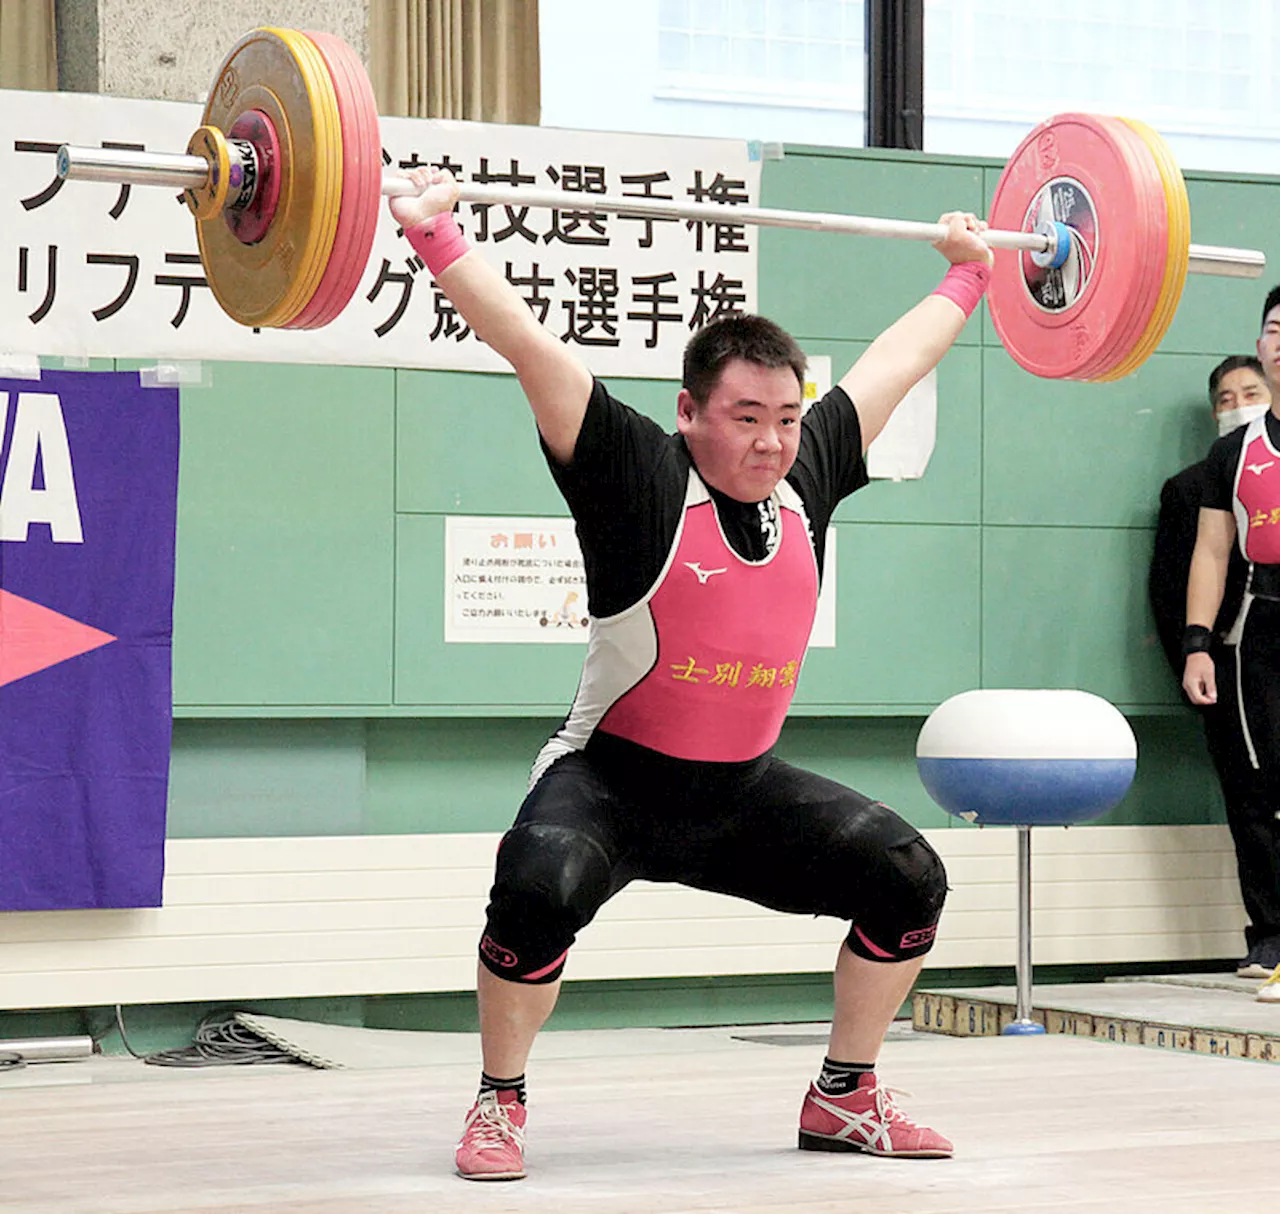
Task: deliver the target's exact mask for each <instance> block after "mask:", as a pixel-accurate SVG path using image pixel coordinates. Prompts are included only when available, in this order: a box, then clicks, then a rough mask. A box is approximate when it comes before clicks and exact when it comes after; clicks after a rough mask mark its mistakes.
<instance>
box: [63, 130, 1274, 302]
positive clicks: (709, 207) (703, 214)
mask: <svg viewBox="0 0 1280 1214" xmlns="http://www.w3.org/2000/svg"><path fill="white" fill-rule="evenodd" d="M208 173H209V166H208V163H207V162H206V161H205V160H204V158H203V157H200V156H191V155H187V154H181V153H170V152H136V151H127V150H120V149H115V148H82V147H73V146H71V145H67V144H64V145H63V146H62V147H61V148H60V149H59V151H58V175H59V176H61V177H65V178H67V179H68V180H72V181H105V182H111V183H115V184H122V185H123V184H129V185H156V186H167V187H169V188H174V189H181V190H188V189H197V188H199V187H200V186H202V185H204V183H205V180H206V178H207V177H208ZM459 191H460V197H461V200H462V201H463V202H474V203H492V204H494V205H498V206H520V207H547V208H550V209H557V208H558V209H561V210H569V209H574V210H581V211H601V212H611V213H615V214H622V215H632V216H636V217H638V218H657V219H695V220H704V221H709V222H712V223H724V222H726V220H727V219H728V216H730V215H731V216H732V220H730V222H733V223H743V224H750V225H752V226H753V227H772V228H796V229H801V230H805V231H814V232H844V233H847V234H850V235H854V236H882V237H889V238H893V239H898V240H919V241H929V242H930V243H932V242H934V241H937V240H940V239H941V238H942V237H943V236H945V235H946V231H947V230H946V227H945V226H944V225H943V224H940V223H920V222H917V221H915V220H909V219H876V218H870V217H866V216H859V215H840V214H832V213H825V212H821V211H784V210H775V209H771V208H767V207H738V206H735V207H726V206H722V205H720V204H719V203H714V202H680V201H678V200H675V199H664V198H648V199H646V198H626V197H621V196H616V195H609V194H571V193H565V192H563V191H559V190H524V189H518V188H514V187H509V186H491V185H473V184H468V183H462V184H460V186H459ZM417 192H418V189H417V187H416V186H415V185H414V184H413V182H411V181H410V180H409V179H408V178H406V177H403V176H400V175H399V174H394V173H384V174H383V178H382V193H383V194H384V195H386V196H387V197H395V196H397V195H409V194H416V193H417ZM982 238H983V240H985V241H986V242H987V244H989V245H990V246H991V247H992V248H995V249H1026V250H1028V251H1030V252H1034V253H1045V252H1049V251H1050V249H1051V247H1052V244H1053V242H1052V241H1051V240H1050V239H1049V238H1048V237H1046V236H1043V235H1041V234H1040V233H1038V232H1010V231H1001V230H995V229H988V230H987V231H986V232H984V233H983V234H982ZM1266 264H1267V259H1266V255H1265V254H1263V253H1261V252H1260V251H1258V250H1257V249H1233V248H1225V247H1221V246H1216V245H1197V244H1193V245H1192V246H1191V248H1190V260H1189V262H1188V265H1187V272H1188V273H1191V274H1208V275H1214V276H1217V277H1222V278H1258V277H1260V276H1261V274H1262V271H1263V269H1264V268H1265V267H1266Z"/></svg>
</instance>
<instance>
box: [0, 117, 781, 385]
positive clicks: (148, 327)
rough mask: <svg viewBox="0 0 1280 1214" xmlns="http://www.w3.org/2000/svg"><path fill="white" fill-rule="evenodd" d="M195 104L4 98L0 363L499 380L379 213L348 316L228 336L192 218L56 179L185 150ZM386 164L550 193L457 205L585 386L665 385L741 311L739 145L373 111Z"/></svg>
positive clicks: (744, 290) (742, 166) (747, 231)
mask: <svg viewBox="0 0 1280 1214" xmlns="http://www.w3.org/2000/svg"><path fill="white" fill-rule="evenodd" d="M200 117H201V109H200V107H199V106H196V105H191V104H183V103H178V102H166V101H136V100H130V99H128V98H116V97H95V96H85V95H82V94H75V93H39V94H36V93H20V92H0V180H2V181H4V183H5V186H4V189H5V192H6V194H7V197H6V198H5V200H4V203H3V207H4V223H3V225H0V261H3V263H4V264H5V265H6V266H7V269H6V270H5V271H4V272H3V273H0V355H4V354H8V355H10V356H24V355H26V356H30V355H50V354H52V355H64V356H72V357H91V356H96V357H105V358H113V357H114V358H142V359H151V358H156V359H158V360H162V361H164V360H168V361H184V360H204V359H221V360H235V361H244V360H252V361H265V362H283V363H287V362H308V363H339V364H347V365H354V366H392V367H432V368H447V369H456V370H471V371H505V370H507V369H508V368H507V366H506V364H505V363H504V362H503V361H502V360H501V359H499V358H498V357H497V356H496V355H495V354H494V353H493V351H492V350H490V349H489V348H488V347H487V346H485V345H484V344H483V343H482V342H480V341H479V339H478V338H476V336H475V335H474V334H473V333H472V332H471V331H470V329H469V328H468V327H467V326H466V325H465V324H464V323H463V321H462V320H461V318H460V317H459V316H458V315H457V313H456V312H455V311H454V310H453V308H452V306H451V305H450V303H449V301H448V299H446V298H445V296H444V295H443V294H442V293H441V292H440V291H439V290H438V289H437V288H436V286H435V283H434V282H433V281H432V279H431V275H430V274H429V273H428V272H427V271H426V269H425V267H424V266H423V264H422V262H421V260H420V259H419V258H418V257H416V255H415V254H414V253H413V250H412V249H411V248H410V247H409V245H408V243H407V242H406V241H405V240H403V239H402V238H401V237H399V236H398V235H397V229H396V225H395V221H394V220H393V219H392V218H391V216H390V214H389V213H387V212H386V211H385V210H384V211H383V213H382V216H381V218H380V221H379V226H378V233H377V237H376V239H375V241H374V246H373V253H372V256H371V257H370V259H369V265H368V266H367V268H366V269H365V273H364V278H363V280H362V282H361V285H360V288H359V290H358V291H357V292H356V295H355V296H354V298H353V299H352V301H351V303H350V304H349V305H348V306H347V309H346V311H345V312H344V313H343V314H342V315H341V316H339V317H338V318H337V320H335V321H334V322H333V323H332V324H331V325H328V326H327V327H325V328H323V329H320V330H314V331H310V332H307V331H291V330H279V329H272V330H264V331H257V330H254V329H247V328H244V327H243V326H240V325H237V324H236V323H235V322H234V321H232V320H230V319H229V318H228V317H227V316H226V315H225V314H224V313H223V312H222V310H221V309H220V308H219V307H218V305H217V303H216V302H215V301H214V299H213V296H212V294H211V292H210V291H209V288H208V284H207V283H206V281H205V277H204V273H203V268H202V266H201V265H200V258H199V255H198V252H197V245H196V236H195V225H194V222H193V220H192V218H191V216H190V214H189V213H188V211H187V208H186V206H185V205H183V204H182V203H181V201H180V199H179V197H178V195H177V194H176V193H175V192H174V191H172V190H165V189H159V188H155V187H150V188H149V187H141V186H118V185H107V184H103V183H94V182H63V181H61V180H60V179H59V178H58V177H57V174H56V171H55V163H56V156H57V150H58V147H59V146H60V145H61V144H63V143H72V144H77V145H81V146H91V147H92V146H101V147H109V148H136V149H140V150H146V151H170V152H174V151H178V152H180V151H182V150H184V149H185V148H186V146H187V140H188V139H189V137H190V135H191V132H192V131H194V130H195V129H196V127H198V126H199V125H200ZM381 134H382V140H383V144H384V148H383V161H384V164H385V165H386V166H387V167H388V169H394V168H396V167H397V166H399V167H406V168H407V167H411V166H414V165H419V164H425V163H433V164H442V165H445V166H446V167H448V168H450V169H451V170H452V171H453V173H454V174H455V176H457V177H458V178H459V180H461V181H465V182H477V183H481V184H491V185H505V186H511V187H520V186H526V187H534V188H538V189H542V190H547V189H553V190H554V189H558V190H562V191H564V193H565V195H566V205H565V207H564V208H563V209H559V210H554V211H552V210H547V209H539V208H529V207H524V206H510V205H494V204H490V203H465V204H463V205H462V207H461V208H460V211H459V222H460V223H461V226H462V227H463V230H464V231H465V232H466V234H467V235H468V237H469V238H470V240H471V241H472V243H473V244H474V246H475V247H476V249H477V250H479V251H480V252H481V254H482V255H484V256H486V257H488V258H489V259H490V260H491V261H492V263H493V265H494V266H495V267H496V268H497V269H498V270H499V272H501V273H503V274H505V276H506V278H507V279H508V281H509V282H511V283H512V284H513V285H514V286H515V288H516V290H518V291H519V292H520V293H521V295H522V296H523V297H524V299H525V301H526V302H527V303H528V305H529V307H530V308H531V309H532V310H533V312H534V314H535V315H536V316H537V317H538V318H539V320H540V321H542V322H543V323H544V324H545V325H546V326H547V327H548V328H549V329H550V330H551V331H552V332H553V333H555V334H556V336H557V337H559V338H560V339H561V340H562V341H564V342H565V343H566V344H567V345H570V346H573V347H576V348H578V349H579V350H580V352H581V354H582V356H583V359H584V361H586V362H587V363H588V364H589V365H590V367H591V369H592V370H593V371H594V372H596V373H597V374H599V375H631V376H642V377H651V378H672V379H676V378H679V374H680V353H681V351H682V349H683V347H684V343H685V342H686V341H687V339H688V337H689V334H690V332H691V331H692V330H694V329H696V328H698V327H699V326H700V325H702V324H703V323H705V322H706V321H707V320H709V319H712V318H714V317H716V316H718V315H721V314H723V313H726V312H744V311H746V312H749V311H754V310H755V307H756V234H757V232H756V229H755V228H754V227H751V226H749V225H746V224H742V223H734V222H733V221H732V212H733V208H734V207H735V206H755V205H758V202H759V186H760V165H759V162H758V161H757V160H754V159H752V158H751V157H750V155H749V154H748V147H747V144H745V143H743V142H740V141H734V140H714V139H695V138H683V139H682V138H674V137H671V136H665V135H664V136H655V135H625V134H604V133H599V132H584V131H565V130H552V129H544V128H541V127H528V126H494V125H486V124H482V123H470V122H453V121H436V120H427V119H409V118H386V119H383V120H382V122H381ZM593 194H597V195H599V194H611V195H622V196H630V197H635V198H647V199H654V198H662V199H671V200H676V201H681V202H703V203H719V204H723V206H724V209H725V214H726V218H725V221H724V222H723V223H719V222H708V221H706V220H685V219H676V218H674V217H665V218H657V219H654V218H648V219H641V218H634V217H628V216H625V215H614V214H605V213H603V212H598V211H592V210H591V196H592V195H593Z"/></svg>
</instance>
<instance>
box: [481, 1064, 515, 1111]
mask: <svg viewBox="0 0 1280 1214" xmlns="http://www.w3.org/2000/svg"><path fill="white" fill-rule="evenodd" d="M485 1092H514V1093H515V1094H516V1099H517V1100H518V1101H519V1102H520V1103H521V1104H524V1103H525V1094H524V1076H523V1075H519V1076H517V1077H516V1078H515V1079H495V1078H494V1077H493V1076H492V1075H489V1074H486V1073H485V1072H484V1071H481V1072H480V1094H481V1095H484V1093H485Z"/></svg>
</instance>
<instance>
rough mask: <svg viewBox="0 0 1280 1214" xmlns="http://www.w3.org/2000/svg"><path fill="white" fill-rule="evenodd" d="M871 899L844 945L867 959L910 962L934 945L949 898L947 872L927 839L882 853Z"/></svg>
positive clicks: (852, 927)
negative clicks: (939, 923) (943, 905)
mask: <svg viewBox="0 0 1280 1214" xmlns="http://www.w3.org/2000/svg"><path fill="white" fill-rule="evenodd" d="M882 855H883V862H882V863H881V864H880V865H879V866H878V869H877V873H876V877H877V880H876V881H875V882H874V890H873V896H872V897H871V898H864V899H862V903H863V905H862V907H861V908H860V909H859V911H858V913H857V915H856V916H855V917H854V920H853V924H852V926H851V927H850V929H849V935H848V937H847V938H846V941H847V943H848V945H849V948H850V949H851V950H852V951H853V952H854V953H856V954H857V955H858V956H859V957H865V958H866V959H867V960H868V961H908V960H910V959H911V958H913V957H921V956H923V955H924V954H925V953H927V952H928V951H929V950H930V949H931V948H932V947H933V940H934V937H935V936H936V935H937V931H938V919H939V918H940V917H941V915H942V904H943V903H944V902H945V901H946V897H947V871H946V868H945V867H944V866H943V863H942V860H941V858H940V857H939V856H938V853H937V852H935V851H934V850H933V848H932V847H930V846H929V844H928V843H926V842H925V840H924V838H923V836H921V835H917V836H916V837H915V838H914V839H911V840H908V841H907V842H904V843H894V844H891V845H890V846H888V847H886V848H885V849H884V851H883V853H882Z"/></svg>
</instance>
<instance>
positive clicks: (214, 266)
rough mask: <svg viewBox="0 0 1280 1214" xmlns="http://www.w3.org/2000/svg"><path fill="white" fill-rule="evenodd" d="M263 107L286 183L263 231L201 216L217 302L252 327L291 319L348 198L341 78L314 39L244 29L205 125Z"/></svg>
mask: <svg viewBox="0 0 1280 1214" xmlns="http://www.w3.org/2000/svg"><path fill="white" fill-rule="evenodd" d="M248 110H258V111H260V112H261V113H262V114H264V115H265V116H266V118H267V120H268V121H269V122H270V123H271V125H272V126H273V127H274V128H275V133H276V138H277V140H278V143H279V156H278V161H277V163H276V164H274V165H272V166H268V171H269V172H271V173H273V174H275V176H276V179H277V181H278V183H279V187H280V195H279V200H278V202H277V204H276V208H275V213H274V216H273V217H272V219H271V222H270V224H269V225H268V227H267V230H266V232H265V234H264V235H263V236H262V238H261V239H260V240H258V241H257V242H256V243H254V244H244V243H242V242H241V241H240V240H238V239H237V238H236V237H235V235H234V234H233V233H232V232H231V230H230V228H229V227H228V226H227V224H226V223H225V222H224V221H223V220H222V219H216V218H215V219H206V220H198V221H197V224H196V229H197V236H198V238H199V242H200V256H201V260H202V261H203V262H204V267H205V276H206V278H207V279H208V280H209V286H210V288H211V289H212V291H213V293H214V296H215V298H216V299H217V300H218V303H219V304H221V305H222V307H223V309H224V310H225V311H226V312H227V314H228V315H229V316H231V317H232V318H233V319H234V320H237V321H239V322H240V323H241V324H244V325H253V326H255V327H260V328H272V327H278V326H280V325H284V324H287V323H288V322H289V321H290V320H292V319H293V318H294V317H295V316H297V314H298V313H299V312H301V311H302V309H303V308H304V307H305V306H306V304H307V302H308V300H310V298H311V296H312V295H313V294H314V293H315V290H316V287H317V286H318V285H319V283H320V280H321V278H322V276H323V274H324V269H325V266H326V264H327V263H328V259H329V253H330V250H331V249H332V247H333V237H334V233H335V231H336V230H337V225H338V209H339V205H340V203H341V201H342V129H341V123H340V120H339V116H338V102H337V98H336V96H335V94H334V90H333V81H332V79H331V77H330V76H329V72H328V70H327V69H326V67H325V64H324V60H323V58H322V57H321V55H320V52H319V51H318V50H317V49H316V47H315V44H314V43H313V42H311V40H310V39H309V38H307V37H306V36H305V35H304V34H301V33H298V32H297V31H296V30H284V29H274V28H263V29H257V30H253V31H251V32H250V33H248V34H246V35H245V36H244V37H243V38H241V39H240V41H239V42H237V43H236V45H235V46H234V47H232V48H231V51H230V53H229V54H228V55H227V57H226V59H225V60H224V61H223V63H222V66H221V68H219V70H218V75H217V78H216V80H215V83H214V86H213V88H212V89H211V90H210V93H209V100H208V102H207V103H206V105H205V110H204V118H203V122H204V125H206V126H215V127H218V128H219V129H220V130H223V131H226V130H229V129H230V127H231V125H232V124H233V123H234V122H235V120H236V118H237V117H239V116H240V115H241V114H243V113H245V112H246V111H248Z"/></svg>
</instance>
